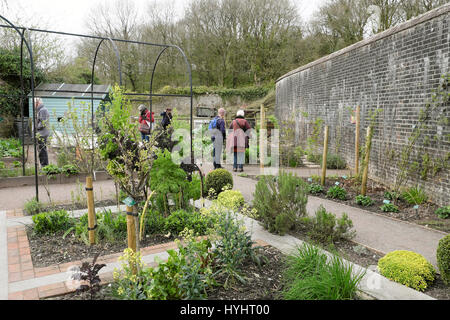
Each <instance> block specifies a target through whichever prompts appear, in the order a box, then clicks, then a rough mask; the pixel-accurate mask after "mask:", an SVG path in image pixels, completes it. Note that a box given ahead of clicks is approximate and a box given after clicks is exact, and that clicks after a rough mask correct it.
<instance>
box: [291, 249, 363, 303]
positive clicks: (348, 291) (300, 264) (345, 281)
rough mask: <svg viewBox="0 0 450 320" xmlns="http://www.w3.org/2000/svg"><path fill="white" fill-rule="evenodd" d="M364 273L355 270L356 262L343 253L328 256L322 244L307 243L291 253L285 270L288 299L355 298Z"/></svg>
mask: <svg viewBox="0 0 450 320" xmlns="http://www.w3.org/2000/svg"><path fill="white" fill-rule="evenodd" d="M363 276H364V273H357V274H353V266H352V265H351V264H349V263H345V262H344V261H343V260H342V259H341V258H340V257H338V256H333V257H332V258H331V259H330V260H327V256H326V255H325V254H323V253H321V252H320V251H319V249H318V248H316V247H313V246H311V245H309V244H306V243H305V244H303V245H302V247H300V248H298V251H297V252H296V253H295V254H293V255H290V256H288V257H287V259H286V264H285V270H284V272H283V276H282V281H283V284H284V286H283V298H284V299H286V300H351V299H355V297H356V292H357V290H358V284H359V282H360V281H361V280H362V278H363Z"/></svg>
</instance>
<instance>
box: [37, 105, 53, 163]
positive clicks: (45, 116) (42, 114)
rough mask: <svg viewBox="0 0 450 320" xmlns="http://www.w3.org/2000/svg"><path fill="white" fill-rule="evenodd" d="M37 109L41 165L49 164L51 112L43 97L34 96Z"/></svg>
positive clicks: (38, 145)
mask: <svg viewBox="0 0 450 320" xmlns="http://www.w3.org/2000/svg"><path fill="white" fill-rule="evenodd" d="M34 108H35V111H36V143H37V147H38V148H37V150H38V154H39V162H40V164H41V167H45V166H46V165H48V153H47V139H48V137H49V136H50V130H49V127H50V123H49V122H50V114H49V112H48V110H47V108H46V107H45V106H44V103H43V101H42V99H41V98H39V97H36V98H34Z"/></svg>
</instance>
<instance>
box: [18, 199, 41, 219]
mask: <svg viewBox="0 0 450 320" xmlns="http://www.w3.org/2000/svg"><path fill="white" fill-rule="evenodd" d="M43 207H44V206H43V205H42V203H40V202H39V201H37V200H36V197H33V198H32V199H31V200H28V201H27V202H25V206H24V208H23V209H24V211H25V212H26V213H27V214H29V215H33V214H36V213H39V212H41V210H42V209H43Z"/></svg>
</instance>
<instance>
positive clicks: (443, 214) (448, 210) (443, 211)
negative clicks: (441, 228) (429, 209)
mask: <svg viewBox="0 0 450 320" xmlns="http://www.w3.org/2000/svg"><path fill="white" fill-rule="evenodd" d="M434 213H436V214H437V215H438V217H439V218H441V219H447V218H449V217H450V206H444V207H441V208H439V209H436V211H435V212H434Z"/></svg>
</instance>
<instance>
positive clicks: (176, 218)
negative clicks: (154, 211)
mask: <svg viewBox="0 0 450 320" xmlns="http://www.w3.org/2000/svg"><path fill="white" fill-rule="evenodd" d="M213 224H214V220H212V219H211V218H210V217H209V216H205V215H202V214H201V213H200V212H198V211H186V210H182V209H180V210H176V211H174V212H172V213H171V214H170V216H168V217H167V218H166V220H165V224H164V231H165V232H170V233H171V234H174V235H179V234H180V233H181V232H182V231H183V230H184V229H185V228H187V229H188V230H192V231H193V233H194V234H196V235H204V234H206V231H207V230H208V229H209V228H211V227H212V226H213Z"/></svg>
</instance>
